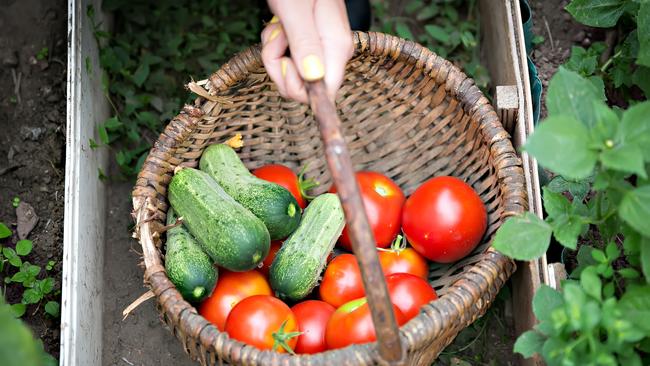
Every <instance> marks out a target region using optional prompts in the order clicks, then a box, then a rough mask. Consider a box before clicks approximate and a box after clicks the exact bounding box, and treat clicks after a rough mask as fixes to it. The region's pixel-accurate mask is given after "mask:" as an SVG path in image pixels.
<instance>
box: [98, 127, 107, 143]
mask: <svg viewBox="0 0 650 366" xmlns="http://www.w3.org/2000/svg"><path fill="white" fill-rule="evenodd" d="M97 132H98V133H99V140H100V141H101V142H102V144H104V145H108V144H109V142H110V140H109V139H108V131H106V126H104V124H99V125H97Z"/></svg>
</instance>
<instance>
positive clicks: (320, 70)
mask: <svg viewBox="0 0 650 366" xmlns="http://www.w3.org/2000/svg"><path fill="white" fill-rule="evenodd" d="M302 69H303V72H304V73H305V75H304V76H305V80H307V81H314V80H318V79H322V78H323V76H325V67H324V66H323V63H322V62H321V61H320V59H319V58H318V56H316V55H309V56H306V57H305V58H303V59H302Z"/></svg>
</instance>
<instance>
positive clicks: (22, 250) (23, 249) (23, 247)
mask: <svg viewBox="0 0 650 366" xmlns="http://www.w3.org/2000/svg"><path fill="white" fill-rule="evenodd" d="M31 252H32V241H31V240H27V239H23V240H19V241H18V243H16V253H18V255H20V256H23V257H24V256H26V255H27V254H29V253H31Z"/></svg>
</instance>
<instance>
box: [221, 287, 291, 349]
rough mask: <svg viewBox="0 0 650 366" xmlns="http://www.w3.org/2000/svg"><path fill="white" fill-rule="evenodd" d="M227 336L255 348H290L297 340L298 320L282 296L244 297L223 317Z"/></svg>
mask: <svg viewBox="0 0 650 366" xmlns="http://www.w3.org/2000/svg"><path fill="white" fill-rule="evenodd" d="M226 333H228V335H229V336H230V338H233V339H236V340H238V341H241V342H244V343H246V344H250V345H251V346H254V347H257V348H259V349H272V350H276V351H278V352H280V353H283V352H292V351H293V349H294V347H295V346H296V342H297V341H298V335H299V334H300V332H298V322H297V321H296V316H295V315H293V312H291V309H289V307H288V306H287V304H285V303H283V302H282V300H280V299H277V298H275V297H273V296H269V295H255V296H251V297H247V298H246V299H244V300H242V301H240V302H239V304H237V305H236V306H235V307H234V308H233V309H232V311H231V312H230V315H228V320H226Z"/></svg>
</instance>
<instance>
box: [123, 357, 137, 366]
mask: <svg viewBox="0 0 650 366" xmlns="http://www.w3.org/2000/svg"><path fill="white" fill-rule="evenodd" d="M122 361H124V362H126V363H127V364H129V365H131V366H133V365H135V364H134V363H133V362H131V361H129V360H127V359H126V357H122Z"/></svg>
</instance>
